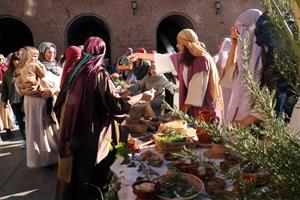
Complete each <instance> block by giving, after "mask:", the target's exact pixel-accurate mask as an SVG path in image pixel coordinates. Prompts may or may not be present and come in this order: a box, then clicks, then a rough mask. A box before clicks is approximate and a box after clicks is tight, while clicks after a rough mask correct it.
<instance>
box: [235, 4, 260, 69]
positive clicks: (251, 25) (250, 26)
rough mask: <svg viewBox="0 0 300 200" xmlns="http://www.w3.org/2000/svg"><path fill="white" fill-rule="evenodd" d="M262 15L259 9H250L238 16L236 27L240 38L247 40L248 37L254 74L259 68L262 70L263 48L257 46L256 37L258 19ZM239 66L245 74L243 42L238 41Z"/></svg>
mask: <svg viewBox="0 0 300 200" xmlns="http://www.w3.org/2000/svg"><path fill="white" fill-rule="evenodd" d="M261 15H262V12H261V11H260V10H257V9H248V10H246V11H245V12H243V13H242V14H240V15H239V16H238V18H237V19H236V21H235V23H234V25H235V26H236V27H237V29H238V32H239V37H240V38H241V39H245V38H247V37H248V45H249V46H248V48H249V51H250V55H249V56H250V63H249V64H250V71H251V72H252V73H254V72H255V71H257V70H258V69H257V68H261V66H258V65H259V62H258V60H259V57H260V53H261V48H260V47H259V46H258V45H257V44H256V37H255V34H254V31H255V24H256V22H257V20H258V18H259V17H260V16H261ZM237 64H238V66H239V70H240V72H243V68H244V67H243V66H244V64H243V52H242V48H241V42H240V41H239V40H238V44H237Z"/></svg>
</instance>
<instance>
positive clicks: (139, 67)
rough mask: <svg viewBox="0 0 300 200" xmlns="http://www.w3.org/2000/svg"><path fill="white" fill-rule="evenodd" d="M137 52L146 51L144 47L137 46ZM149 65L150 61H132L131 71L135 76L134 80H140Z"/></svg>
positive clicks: (145, 73)
mask: <svg viewBox="0 0 300 200" xmlns="http://www.w3.org/2000/svg"><path fill="white" fill-rule="evenodd" d="M137 52H138V53H147V51H146V49H144V48H138V49H137ZM149 67H150V62H148V61H147V60H143V59H136V60H135V61H134V62H133V63H132V72H133V74H134V76H135V77H136V80H142V79H143V78H144V77H145V76H146V75H147V73H148V71H149Z"/></svg>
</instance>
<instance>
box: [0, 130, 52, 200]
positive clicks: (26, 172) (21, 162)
mask: <svg viewBox="0 0 300 200" xmlns="http://www.w3.org/2000/svg"><path fill="white" fill-rule="evenodd" d="M21 144H22V138H21V134H20V132H19V130H18V129H14V130H12V132H11V134H9V135H8V134H6V132H5V131H1V132H0V200H6V199H7V200H53V199H54V198H55V190H56V172H57V167H56V166H54V167H51V168H39V169H29V168H28V167H27V166H26V149H20V145H21Z"/></svg>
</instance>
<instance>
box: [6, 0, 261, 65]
mask: <svg viewBox="0 0 300 200" xmlns="http://www.w3.org/2000/svg"><path fill="white" fill-rule="evenodd" d="M214 2H215V1H214V0H153V1H150V0H137V10H136V15H133V11H132V9H131V0H85V1H82V0H22V1H20V0H1V1H0V17H1V16H5V15H9V16H11V17H15V18H17V19H19V20H21V21H22V22H23V23H25V24H26V25H27V26H28V28H29V29H30V30H31V32H32V34H33V38H34V44H35V46H38V45H39V44H40V43H41V42H43V41H52V42H54V43H55V44H56V45H57V47H58V53H59V54H60V53H63V51H64V49H65V44H66V29H67V27H68V25H70V23H71V22H72V20H73V19H74V18H76V17H78V16H81V15H89V14H91V15H93V16H96V17H99V18H100V19H101V20H102V21H103V22H104V23H105V24H106V26H107V28H108V29H109V35H110V47H111V57H112V59H113V60H115V59H116V58H117V57H118V56H120V55H122V54H123V53H124V52H125V50H126V48H127V47H128V46H130V47H133V48H138V47H145V48H146V49H155V48H156V30H157V27H158V25H159V23H160V21H161V20H162V19H164V18H165V17H166V16H170V15H172V14H180V15H183V16H185V17H186V18H188V19H189V20H191V23H192V24H193V25H194V28H195V30H196V32H197V34H198V36H199V39H200V40H201V41H203V42H205V44H206V46H207V48H208V50H209V51H210V52H211V53H212V54H214V53H216V51H217V43H218V40H219V38H220V37H221V36H224V35H227V34H229V30H230V27H231V25H232V24H233V23H234V20H235V18H236V17H237V16H238V15H239V14H240V13H241V12H242V11H244V10H246V9H248V8H260V1H259V0H221V2H222V9H221V10H220V12H219V14H218V15H216V13H215V9H214ZM1 29H2V27H1ZM0 31H1V30H0ZM0 46H1V44H0Z"/></svg>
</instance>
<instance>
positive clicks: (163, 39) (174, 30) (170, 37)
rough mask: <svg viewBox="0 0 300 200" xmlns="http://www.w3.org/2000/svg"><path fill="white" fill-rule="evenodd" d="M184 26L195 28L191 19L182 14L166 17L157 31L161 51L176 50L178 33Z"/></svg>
mask: <svg viewBox="0 0 300 200" xmlns="http://www.w3.org/2000/svg"><path fill="white" fill-rule="evenodd" d="M184 28H191V29H194V25H193V24H192V22H191V20H190V19H188V18H187V17H186V16H184V15H182V14H172V15H168V16H166V17H164V18H163V19H162V20H161V21H160V23H159V25H158V27H157V31H156V47H157V51H158V52H159V53H166V52H175V51H176V42H177V41H176V38H177V34H178V33H179V32H180V31H181V30H182V29H184Z"/></svg>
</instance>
